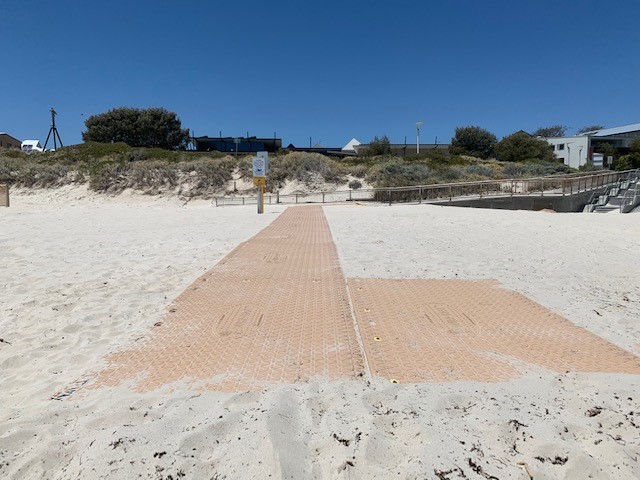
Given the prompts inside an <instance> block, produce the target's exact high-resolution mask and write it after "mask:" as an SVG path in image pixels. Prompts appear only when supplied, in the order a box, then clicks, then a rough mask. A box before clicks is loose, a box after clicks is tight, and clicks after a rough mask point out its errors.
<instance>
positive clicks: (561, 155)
mask: <svg viewBox="0 0 640 480" xmlns="http://www.w3.org/2000/svg"><path fill="white" fill-rule="evenodd" d="M544 140H546V141H547V142H549V143H550V144H551V145H553V153H554V154H555V155H556V158H558V159H562V161H563V162H564V163H565V165H569V166H570V167H573V168H578V167H579V166H580V165H584V164H585V163H587V160H588V158H589V137H587V136H579V137H561V138H545V139H544Z"/></svg>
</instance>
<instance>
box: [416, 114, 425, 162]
mask: <svg viewBox="0 0 640 480" xmlns="http://www.w3.org/2000/svg"><path fill="white" fill-rule="evenodd" d="M420 125H424V122H416V155H417V154H419V153H420Z"/></svg>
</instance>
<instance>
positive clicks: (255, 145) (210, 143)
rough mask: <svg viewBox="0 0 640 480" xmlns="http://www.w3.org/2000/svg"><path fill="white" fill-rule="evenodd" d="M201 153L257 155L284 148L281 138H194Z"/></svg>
mask: <svg viewBox="0 0 640 480" xmlns="http://www.w3.org/2000/svg"><path fill="white" fill-rule="evenodd" d="M193 141H194V143H195V145H196V150H197V151H199V152H214V151H215V152H224V153H235V152H238V153H255V152H277V151H278V150H280V149H281V148H282V139H280V138H257V137H248V138H247V137H213V138H212V137H207V136H204V137H194V139H193Z"/></svg>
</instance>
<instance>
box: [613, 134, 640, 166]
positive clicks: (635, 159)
mask: <svg viewBox="0 0 640 480" xmlns="http://www.w3.org/2000/svg"><path fill="white" fill-rule="evenodd" d="M614 168H615V170H630V169H632V168H640V139H638V140H634V142H633V143H632V144H631V147H630V148H629V153H628V154H627V155H623V156H621V157H620V158H618V159H616V160H615V162H614Z"/></svg>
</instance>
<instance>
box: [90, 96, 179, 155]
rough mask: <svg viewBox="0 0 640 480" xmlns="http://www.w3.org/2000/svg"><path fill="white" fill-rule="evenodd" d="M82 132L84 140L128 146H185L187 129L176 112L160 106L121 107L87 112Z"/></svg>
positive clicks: (172, 147) (174, 147)
mask: <svg viewBox="0 0 640 480" xmlns="http://www.w3.org/2000/svg"><path fill="white" fill-rule="evenodd" d="M85 126H86V127H87V131H86V132H82V139H83V140H84V141H85V142H101V143H113V142H124V143H126V144H127V145H129V146H131V147H156V148H165V149H174V150H175V149H180V148H185V147H186V145H187V143H188V142H189V130H188V129H183V128H182V124H181V122H180V119H178V116H177V115H176V114H175V113H173V112H169V111H168V110H166V109H164V108H147V109H139V108H129V107H121V108H114V109H112V110H109V111H108V112H106V113H101V114H98V115H91V116H90V117H89V118H88V119H87V121H86V122H85Z"/></svg>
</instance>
